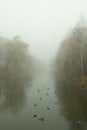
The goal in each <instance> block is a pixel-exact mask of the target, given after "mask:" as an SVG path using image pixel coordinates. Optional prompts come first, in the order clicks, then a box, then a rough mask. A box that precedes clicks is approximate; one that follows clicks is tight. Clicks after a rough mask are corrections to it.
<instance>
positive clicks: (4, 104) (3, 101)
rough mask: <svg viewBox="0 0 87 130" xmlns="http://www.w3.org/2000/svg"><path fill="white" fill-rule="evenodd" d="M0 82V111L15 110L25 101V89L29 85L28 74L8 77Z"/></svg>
mask: <svg viewBox="0 0 87 130" xmlns="http://www.w3.org/2000/svg"><path fill="white" fill-rule="evenodd" d="M0 84H1V86H0V87H1V90H0V96H1V97H0V111H1V112H2V111H4V110H10V111H12V112H17V111H18V110H19V108H21V107H22V106H23V104H24V103H25V101H26V90H27V87H30V86H29V84H30V80H29V79H28V75H26V76H25V75H24V76H23V77H21V76H20V77H18V78H17V77H14V78H8V79H7V80H5V81H0Z"/></svg>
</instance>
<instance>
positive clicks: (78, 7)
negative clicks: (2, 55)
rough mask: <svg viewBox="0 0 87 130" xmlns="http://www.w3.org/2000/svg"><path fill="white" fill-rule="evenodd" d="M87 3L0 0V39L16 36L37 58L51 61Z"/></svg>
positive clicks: (86, 10)
mask: <svg viewBox="0 0 87 130" xmlns="http://www.w3.org/2000/svg"><path fill="white" fill-rule="evenodd" d="M81 13H82V14H84V15H85V16H87V0H0V36H3V37H7V38H12V37H14V36H15V35H20V36H21V37H22V39H23V40H24V41H26V42H27V43H29V45H30V50H31V53H32V54H34V55H35V56H37V57H38V58H40V59H42V60H43V61H44V60H49V59H50V58H52V57H53V56H54V55H55V53H56V51H57V48H58V45H59V44H60V41H61V40H62V39H63V38H64V37H65V36H66V35H67V32H68V31H69V30H70V29H71V28H72V27H73V26H74V25H75V24H76V22H77V21H78V20H79V17H80V15H81Z"/></svg>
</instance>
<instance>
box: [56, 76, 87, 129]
mask: <svg viewBox="0 0 87 130" xmlns="http://www.w3.org/2000/svg"><path fill="white" fill-rule="evenodd" d="M56 91H57V97H58V100H59V103H60V106H61V114H62V115H63V116H64V117H65V118H66V119H67V120H68V121H69V122H70V128H71V130H85V129H87V88H86V86H82V85H79V84H78V83H77V82H76V81H75V80H72V79H69V78H66V77H65V76H64V75H61V74H60V75H57V87H56Z"/></svg>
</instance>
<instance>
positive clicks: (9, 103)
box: [0, 68, 87, 130]
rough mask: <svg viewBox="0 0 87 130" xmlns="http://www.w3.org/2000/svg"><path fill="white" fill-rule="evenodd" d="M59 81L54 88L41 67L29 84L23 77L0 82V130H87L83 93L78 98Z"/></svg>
mask: <svg viewBox="0 0 87 130" xmlns="http://www.w3.org/2000/svg"><path fill="white" fill-rule="evenodd" d="M60 79H61V81H62V84H61V83H59V84H57V85H55V81H54V78H53V76H52V74H51V73H50V70H49V69H48V68H44V69H43V71H41V72H40V73H38V74H37V75H35V76H34V78H33V79H32V80H31V81H29V82H28V80H26V78H25V76H24V77H21V78H15V79H12V78H11V79H8V80H7V81H4V80H3V81H1V82H0V86H1V91H0V98H1V99H0V130H87V124H86V119H87V112H86V111H87V101H86V99H87V98H86V96H87V94H86V91H82V90H81V92H80V91H79V93H78V95H77V90H76V89H75V87H74V88H73V87H72V85H71V83H69V82H68V81H67V82H68V85H66V83H65V82H63V81H64V80H65V79H64V77H63V76H62V77H61V76H60ZM83 95H84V96H83ZM81 99H82V100H81ZM83 100H84V102H83Z"/></svg>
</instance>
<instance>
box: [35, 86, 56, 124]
mask: <svg viewBox="0 0 87 130" xmlns="http://www.w3.org/2000/svg"><path fill="white" fill-rule="evenodd" d="M43 88H44V86H43ZM47 89H50V88H47ZM37 92H38V93H40V89H37ZM46 95H47V96H48V95H49V94H48V93H46ZM40 100H42V97H40ZM54 104H55V105H57V104H58V103H57V102H55V103H54ZM37 106H38V105H37V104H34V107H37ZM46 109H47V110H50V107H47V108H46ZM33 118H37V114H34V115H33ZM39 120H40V121H42V122H43V121H44V117H41V118H39Z"/></svg>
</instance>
